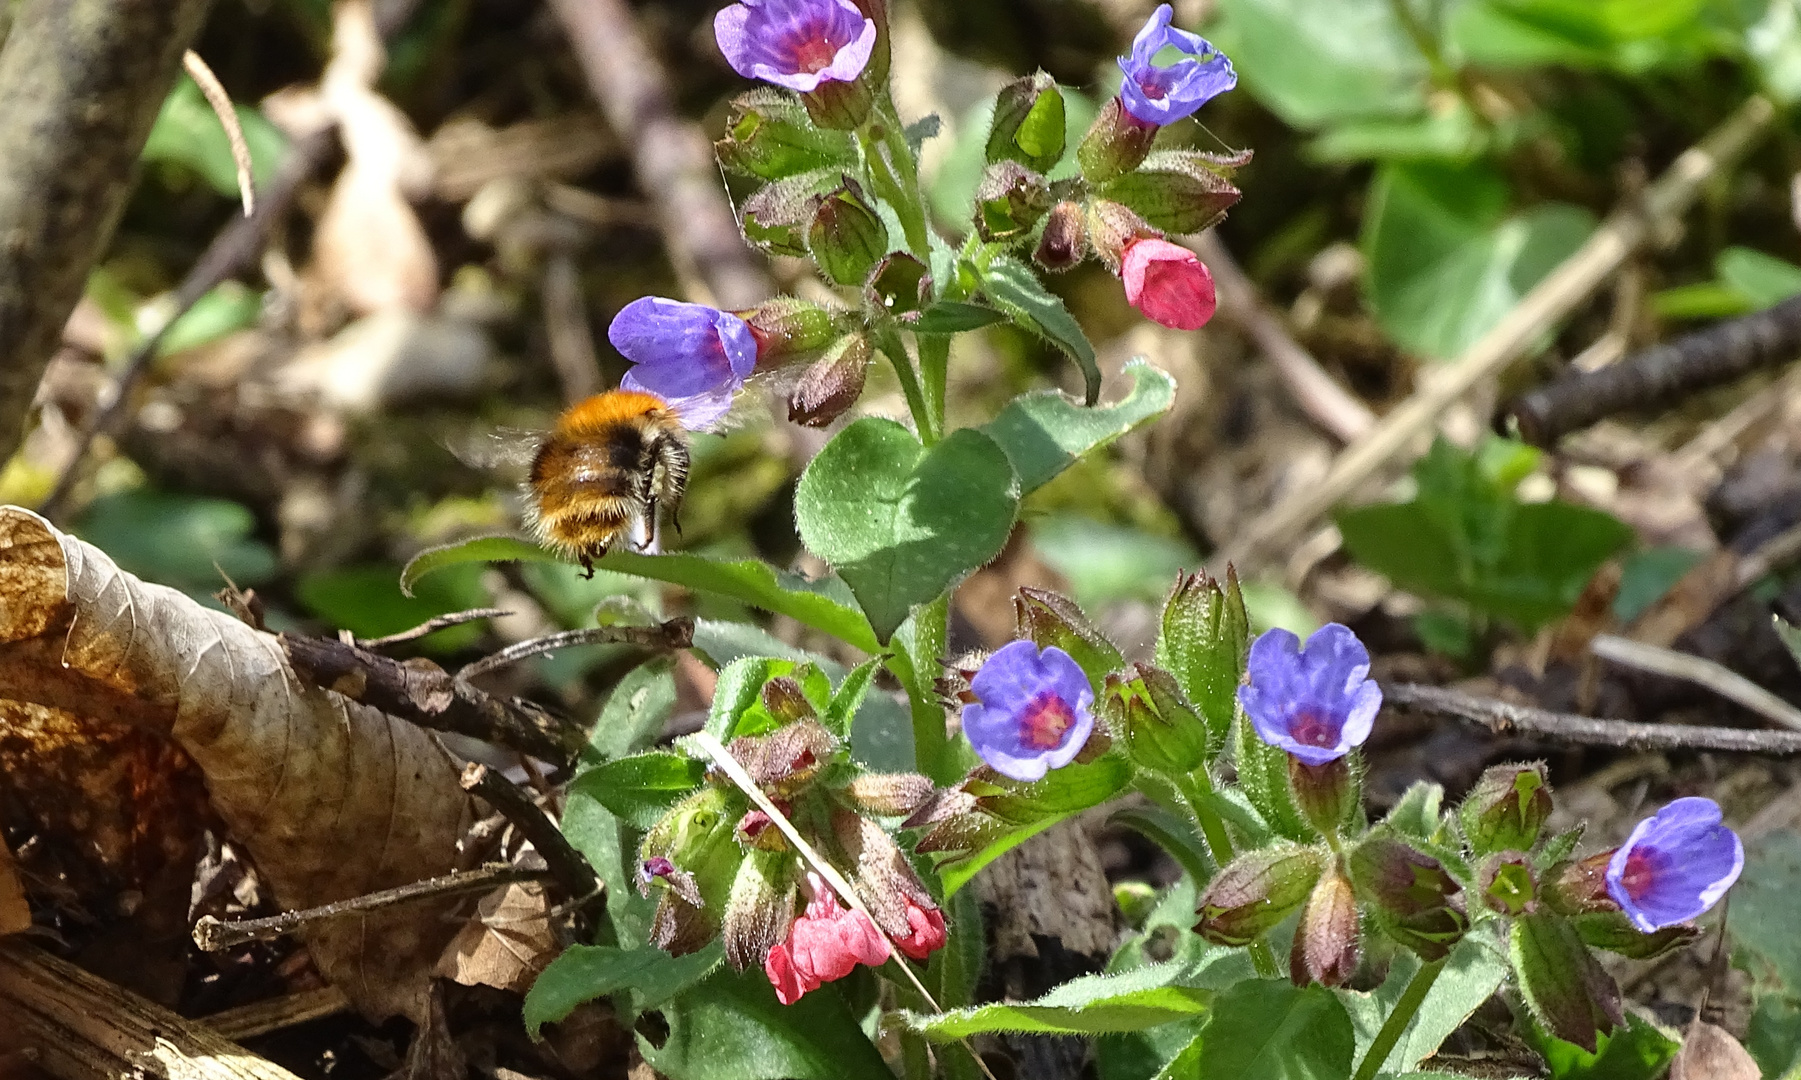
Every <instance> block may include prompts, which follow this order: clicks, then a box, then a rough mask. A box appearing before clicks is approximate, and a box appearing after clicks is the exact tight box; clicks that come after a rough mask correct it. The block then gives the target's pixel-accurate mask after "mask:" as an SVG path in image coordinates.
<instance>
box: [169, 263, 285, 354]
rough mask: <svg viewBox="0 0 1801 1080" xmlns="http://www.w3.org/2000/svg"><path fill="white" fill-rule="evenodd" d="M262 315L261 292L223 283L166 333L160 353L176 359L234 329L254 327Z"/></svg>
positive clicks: (208, 293) (195, 304) (234, 283)
mask: <svg viewBox="0 0 1801 1080" xmlns="http://www.w3.org/2000/svg"><path fill="white" fill-rule="evenodd" d="M262 312H263V296H262V294H261V293H258V292H253V291H252V290H250V289H247V288H245V287H244V286H243V285H242V284H240V283H238V282H236V281H224V282H220V283H219V284H218V285H216V286H214V287H213V288H212V289H210V290H208V291H207V293H206V295H204V296H202V297H201V298H200V299H199V300H196V301H195V302H194V306H193V307H191V308H189V309H188V310H187V311H186V312H185V313H184V314H183V315H182V316H181V318H179V319H176V320H175V324H174V325H173V326H171V327H169V329H168V330H166V331H164V333H163V339H162V341H161V342H159V343H158V344H157V346H156V354H157V355H158V356H173V355H174V354H176V353H178V352H181V351H183V350H185V349H196V348H199V347H200V346H202V345H206V344H208V343H210V342H213V341H217V340H219V339H220V338H222V337H224V336H225V335H227V334H229V333H231V332H233V331H234V330H242V329H243V328H244V327H246V326H250V325H252V324H254V323H255V322H256V320H257V316H259V315H261V314H262Z"/></svg>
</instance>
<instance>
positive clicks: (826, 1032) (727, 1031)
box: [638, 967, 892, 1080]
mask: <svg viewBox="0 0 1801 1080" xmlns="http://www.w3.org/2000/svg"><path fill="white" fill-rule="evenodd" d="M844 985H845V984H844V983H843V982H839V983H833V984H830V985H828V986H823V987H821V988H820V989H818V990H815V991H813V992H812V993H810V994H807V995H806V996H804V997H802V998H801V999H800V1000H799V1001H797V1002H795V1003H794V1004H793V1005H782V1004H781V1003H779V1002H777V1001H776V999H775V990H774V989H773V988H772V987H771V986H770V985H769V979H768V977H767V976H765V975H764V974H763V972H762V971H761V970H759V969H752V970H749V971H745V972H742V973H739V972H734V971H732V970H731V969H730V968H726V967H721V968H718V969H716V970H715V971H714V972H713V974H712V975H710V976H708V977H707V979H706V980H705V981H703V982H701V983H700V984H699V985H698V986H695V987H693V988H691V989H689V990H688V991H686V992H685V993H682V994H680V995H679V996H677V997H676V998H675V999H674V1000H673V1001H671V1002H669V1003H668V1004H667V1005H665V1006H664V1007H663V1008H662V1010H661V1013H662V1017H663V1019H664V1020H665V1021H666V1022H667V1023H668V1025H669V1035H668V1037H667V1038H666V1039H664V1040H662V1043H661V1045H656V1044H653V1043H652V1042H651V1041H650V1040H649V1039H647V1038H645V1037H644V1036H643V1035H642V1034H640V1035H639V1037H638V1049H639V1051H640V1052H641V1053H642V1054H643V1055H644V1060H645V1061H646V1062H648V1063H649V1064H650V1066H651V1068H653V1069H655V1070H656V1071H657V1072H658V1073H660V1074H662V1075H664V1076H668V1077H672V1078H678V1080H844V1078H845V1077H853V1076H854V1077H886V1076H890V1075H892V1074H891V1073H890V1072H889V1071H888V1066H887V1065H886V1064H885V1063H884V1062H883V1061H882V1055H881V1054H879V1053H877V1052H876V1048H875V1046H874V1045H873V1044H871V1043H870V1041H869V1039H868V1038H867V1037H866V1036H865V1035H864V1034H863V1031H862V1028H861V1027H860V1026H859V1025H858V1023H857V1017H856V1016H855V1015H853V1014H852V1012H851V1010H850V1009H849V1007H847V1006H846V1004H845V1000H844V992H843V987H844Z"/></svg>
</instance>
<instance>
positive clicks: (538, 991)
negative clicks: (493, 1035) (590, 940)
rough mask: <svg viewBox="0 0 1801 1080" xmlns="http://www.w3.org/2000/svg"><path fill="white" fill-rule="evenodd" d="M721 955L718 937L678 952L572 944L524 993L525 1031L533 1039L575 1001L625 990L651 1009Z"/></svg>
mask: <svg viewBox="0 0 1801 1080" xmlns="http://www.w3.org/2000/svg"><path fill="white" fill-rule="evenodd" d="M724 957H725V952H724V948H723V947H722V946H721V945H720V944H719V943H718V942H714V943H713V944H712V945H709V946H708V947H707V948H705V949H702V950H701V951H699V952H697V953H690V954H689V955H687V956H682V957H674V956H670V955H669V954H668V953H666V952H664V951H663V950H662V949H658V948H655V947H654V946H650V945H643V946H640V947H638V948H635V949H620V948H615V947H613V946H610V945H571V946H569V947H568V948H566V949H564V950H563V951H562V953H561V954H559V955H558V956H557V958H556V959H555V960H552V961H551V962H550V966H549V967H547V968H545V969H544V973H543V974H541V975H539V976H538V979H537V981H536V982H534V983H532V988H531V991H530V992H529V993H527V994H526V995H525V1030H526V1031H527V1032H529V1033H530V1034H531V1037H532V1038H534V1039H536V1038H537V1037H538V1031H539V1029H540V1028H541V1027H543V1026H544V1025H545V1024H554V1023H556V1022H557V1021H559V1020H561V1019H563V1018H564V1017H566V1016H568V1015H569V1014H570V1013H571V1012H574V1011H575V1008H576V1006H578V1005H581V1004H583V1003H584V1002H589V1001H593V1000H594V999H595V998H598V997H605V996H606V995H608V994H617V993H621V992H623V991H627V990H629V991H631V992H632V999H633V1004H634V1005H636V1006H637V1007H638V1008H640V1009H650V1008H655V1007H656V1006H658V1005H661V1004H662V1003H663V1002H665V1001H668V1000H669V999H670V998H671V997H674V996H675V995H676V994H679V993H681V992H682V991H683V990H686V989H687V988H688V987H690V986H692V985H694V984H695V983H697V982H699V981H700V980H701V979H703V978H705V977H706V975H707V973H708V972H710V971H712V970H713V969H714V968H715V967H717V966H718V965H719V962H720V960H722V959H724Z"/></svg>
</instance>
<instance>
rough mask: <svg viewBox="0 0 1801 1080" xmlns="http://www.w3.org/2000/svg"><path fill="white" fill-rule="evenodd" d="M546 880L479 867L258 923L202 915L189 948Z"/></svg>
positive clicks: (538, 874)
mask: <svg viewBox="0 0 1801 1080" xmlns="http://www.w3.org/2000/svg"><path fill="white" fill-rule="evenodd" d="M548 876H549V874H548V872H547V871H544V870H527V869H524V868H523V867H518V866H484V867H481V868H480V869H477V870H459V871H457V872H456V873H454V874H445V875H443V876H442V877H435V878H427V879H426V880H424V881H415V882H413V883H412V884H410V885H402V886H400V887H398V888H394V889H383V890H381V891H380V892H372V893H368V894H366V895H364V896H353V897H351V898H350V899H348V900H338V901H335V902H333V903H330V904H321V905H319V906H318V907H315V908H303V909H301V910H299V911H284V912H282V913H281V914H279V915H270V916H269V917H267V918H263V919H232V920H229V921H228V920H225V919H215V918H213V917H212V916H211V915H202V916H201V917H200V919H199V921H198V922H196V923H195V924H194V944H195V945H198V946H199V947H200V948H201V950H202V951H204V952H218V951H219V950H220V949H229V948H231V947H232V946H234V945H243V944H245V943H246V942H251V941H267V940H269V939H270V938H278V937H281V936H283V935H284V934H292V933H294V932H295V931H296V930H299V929H301V928H302V927H304V926H308V925H310V924H312V923H316V922H324V921H325V920H327V919H338V918H342V917H344V916H345V915H361V914H365V913H367V912H371V911H380V910H381V909H382V908H390V907H394V906H395V905H397V904H406V903H411V902H413V901H415V900H430V899H434V898H437V897H443V896H456V895H459V894H461V893H471V892H487V891H488V890H489V889H493V888H496V887H498V886H501V885H511V884H513V883H514V882H519V881H543V880H544V879H545V878H546V877H548Z"/></svg>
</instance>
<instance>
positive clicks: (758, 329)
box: [737, 296, 838, 371]
mask: <svg viewBox="0 0 1801 1080" xmlns="http://www.w3.org/2000/svg"><path fill="white" fill-rule="evenodd" d="M737 314H738V317H739V318H742V319H743V320H744V321H745V323H746V324H747V325H748V326H749V327H750V332H751V336H753V337H755V338H756V339H757V370H758V371H769V370H771V369H774V368H778V367H781V366H782V365H784V364H790V363H793V362H794V361H796V360H805V359H808V358H809V357H812V356H814V355H817V354H818V353H819V352H820V351H821V350H822V349H824V348H825V347H826V346H827V345H830V344H831V343H832V342H833V341H834V340H836V338H837V336H838V330H837V327H836V325H835V323H836V320H835V319H833V318H832V313H831V312H829V311H827V310H826V309H825V308H822V307H820V306H819V305H818V304H815V303H812V302H810V301H807V300H802V299H800V298H798V297H793V296H777V297H774V298H772V299H769V300H765V301H763V302H762V303H761V304H758V305H757V306H756V307H754V308H751V309H750V310H748V311H740V312H738V313H737Z"/></svg>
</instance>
